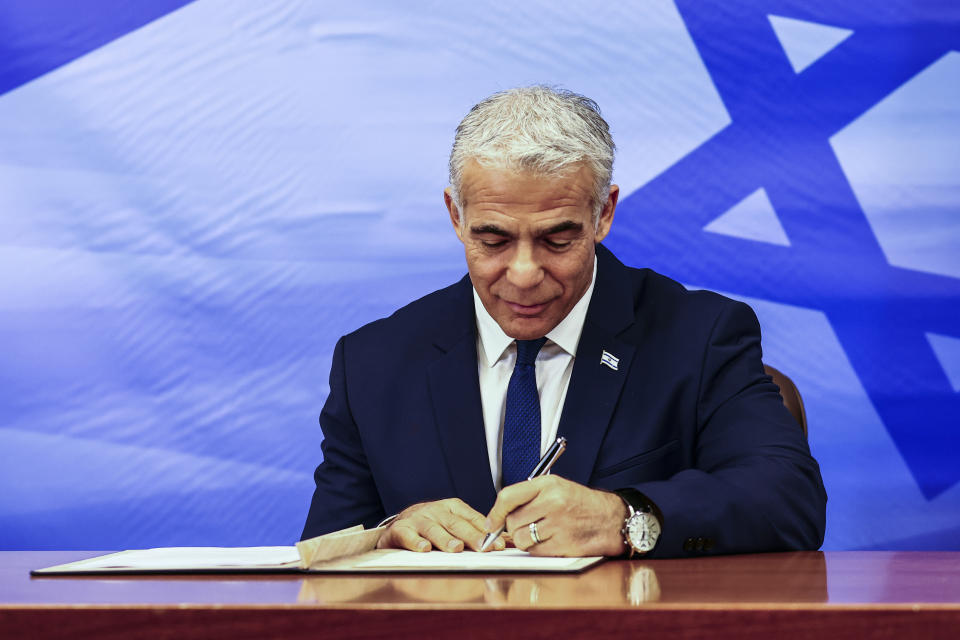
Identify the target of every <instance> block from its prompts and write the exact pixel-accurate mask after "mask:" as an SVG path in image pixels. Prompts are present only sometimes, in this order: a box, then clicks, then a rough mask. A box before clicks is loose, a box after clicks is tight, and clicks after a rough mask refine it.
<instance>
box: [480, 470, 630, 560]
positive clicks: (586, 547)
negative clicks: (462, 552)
mask: <svg viewBox="0 0 960 640" xmlns="http://www.w3.org/2000/svg"><path fill="white" fill-rule="evenodd" d="M626 517H627V507H626V505H625V504H624V502H623V500H622V499H621V498H620V496H618V495H616V494H615V493H610V492H607V491H598V490H596V489H590V488H587V487H585V486H583V485H582V484H577V483H576V482H571V481H570V480H566V479H564V478H561V477H558V476H543V477H540V478H534V479H533V480H527V481H525V482H518V483H517V484H514V485H511V486H509V487H506V488H505V489H503V490H502V491H501V492H500V494H499V495H498V496H497V501H496V503H495V504H494V505H493V509H491V510H490V514H489V515H488V516H487V523H486V524H487V531H496V530H497V529H499V528H500V527H501V526H503V524H504V522H506V525H507V531H509V532H510V533H511V535H512V536H513V544H514V545H516V547H517V548H519V549H523V550H524V551H529V552H530V553H531V554H532V555H537V556H600V555H603V556H619V555H621V554H622V553H623V552H624V550H625V547H624V545H623V536H622V534H621V533H620V532H621V530H622V529H623V522H624V520H625V519H626ZM531 522H536V523H537V535H538V537H539V538H540V540H541V542H540V543H535V541H534V540H533V537H532V534H531V532H530V523H531Z"/></svg>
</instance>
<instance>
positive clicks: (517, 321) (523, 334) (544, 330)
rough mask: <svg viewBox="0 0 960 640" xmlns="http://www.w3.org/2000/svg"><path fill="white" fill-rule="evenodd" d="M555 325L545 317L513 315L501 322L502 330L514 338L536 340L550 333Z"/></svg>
mask: <svg viewBox="0 0 960 640" xmlns="http://www.w3.org/2000/svg"><path fill="white" fill-rule="evenodd" d="M556 325H557V323H556V322H554V323H551V322H550V320H548V319H547V318H542V317H530V316H517V315H513V316H512V317H511V318H509V319H508V320H507V321H506V322H505V323H501V325H500V328H501V329H503V332H504V333H505V334H507V335H508V336H510V337H511V338H513V339H514V340H537V339H538V338H542V337H543V336H545V335H547V334H548V333H550V331H551V330H552V329H553V328H554V327H555V326H556Z"/></svg>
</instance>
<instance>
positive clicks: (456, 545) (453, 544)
mask: <svg viewBox="0 0 960 640" xmlns="http://www.w3.org/2000/svg"><path fill="white" fill-rule="evenodd" d="M447 551H460V541H459V540H451V541H450V542H448V543H447Z"/></svg>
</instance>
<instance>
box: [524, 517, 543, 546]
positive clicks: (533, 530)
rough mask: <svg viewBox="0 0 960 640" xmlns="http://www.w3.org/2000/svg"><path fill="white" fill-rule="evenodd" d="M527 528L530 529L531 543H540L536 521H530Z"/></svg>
mask: <svg viewBox="0 0 960 640" xmlns="http://www.w3.org/2000/svg"><path fill="white" fill-rule="evenodd" d="M527 528H528V529H530V537H531V538H532V539H533V544H540V543H541V542H543V540H541V539H540V535H539V534H538V533H537V523H536V522H531V523H530V524H528V525H527Z"/></svg>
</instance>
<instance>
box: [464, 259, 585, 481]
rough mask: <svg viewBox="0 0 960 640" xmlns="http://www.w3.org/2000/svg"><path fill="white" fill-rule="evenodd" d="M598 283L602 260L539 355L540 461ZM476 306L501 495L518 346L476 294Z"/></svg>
mask: <svg viewBox="0 0 960 640" xmlns="http://www.w3.org/2000/svg"><path fill="white" fill-rule="evenodd" d="M596 281H597V259H596V257H594V259H593V278H592V279H591V280H590V286H589V288H587V290H586V291H585V292H584V294H583V296H581V297H580V300H578V301H577V304H575V305H574V307H573V309H571V310H570V313H568V314H567V317H566V318H564V319H563V320H561V321H560V324H558V325H557V326H556V327H554V328H553V330H552V331H550V333H548V334H547V342H546V344H544V345H543V348H542V349H540V353H539V354H538V355H537V360H536V371H537V391H538V392H539V393H540V455H541V456H542V455H543V454H544V453H545V452H546V450H547V448H548V447H549V446H550V444H552V443H553V441H554V440H556V438H557V428H558V427H559V425H560V414H561V413H562V412H563V401H564V399H565V398H566V397H567V387H568V386H570V375H571V374H572V373H573V360H574V357H575V356H576V353H577V345H578V344H579V343H580V334H581V333H582V332H583V323H584V321H585V320H586V318H587V308H588V307H589V306H590V298H591V297H593V285H594V283H595V282H596ZM473 305H474V308H475V310H476V314H477V369H478V373H479V375H480V402H481V404H482V406H483V428H484V430H485V431H486V437H487V453H488V454H489V457H490V475H491V476H492V477H493V484H494V486H496V488H497V491H499V490H500V489H501V487H502V475H501V474H502V471H501V469H502V466H501V454H502V451H503V418H504V415H505V413H506V408H507V386H508V385H509V384H510V376H511V375H513V367H514V365H515V363H516V361H517V344H516V342H515V341H514V339H513V338H511V337H510V336H508V335H507V334H505V333H504V332H503V329H501V328H500V325H498V324H497V321H496V320H494V319H493V317H491V315H490V314H489V313H487V310H486V308H485V307H484V306H483V302H481V301H480V296H479V295H478V294H477V291H476V289H474V291H473Z"/></svg>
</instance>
